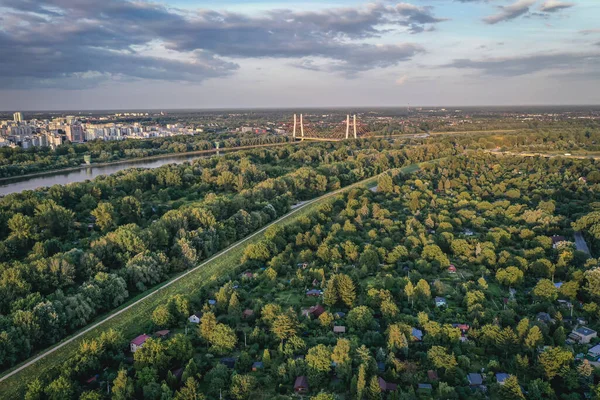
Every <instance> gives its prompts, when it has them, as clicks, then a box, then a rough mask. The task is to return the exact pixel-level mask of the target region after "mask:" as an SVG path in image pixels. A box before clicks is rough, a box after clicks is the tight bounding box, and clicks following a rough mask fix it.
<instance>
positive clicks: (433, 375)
mask: <svg viewBox="0 0 600 400" xmlns="http://www.w3.org/2000/svg"><path fill="white" fill-rule="evenodd" d="M427 379H429V380H430V381H431V382H435V381H437V380H438V379H439V378H438V374H437V372H436V371H434V370H432V369H430V370H429V371H427Z"/></svg>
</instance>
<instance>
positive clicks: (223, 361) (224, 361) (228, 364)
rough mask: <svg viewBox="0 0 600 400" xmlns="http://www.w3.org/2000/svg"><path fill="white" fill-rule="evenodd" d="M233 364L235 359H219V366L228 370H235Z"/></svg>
mask: <svg viewBox="0 0 600 400" xmlns="http://www.w3.org/2000/svg"><path fill="white" fill-rule="evenodd" d="M235 362H236V359H235V357H224V358H221V364H223V365H224V366H226V367H227V368H229V369H234V368H235Z"/></svg>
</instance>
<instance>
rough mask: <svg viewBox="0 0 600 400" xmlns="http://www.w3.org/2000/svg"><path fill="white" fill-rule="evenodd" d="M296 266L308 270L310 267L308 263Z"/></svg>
mask: <svg viewBox="0 0 600 400" xmlns="http://www.w3.org/2000/svg"><path fill="white" fill-rule="evenodd" d="M296 266H297V267H298V268H302V269H306V267H308V263H298V264H296Z"/></svg>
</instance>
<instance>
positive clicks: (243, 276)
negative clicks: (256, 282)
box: [242, 272, 254, 279]
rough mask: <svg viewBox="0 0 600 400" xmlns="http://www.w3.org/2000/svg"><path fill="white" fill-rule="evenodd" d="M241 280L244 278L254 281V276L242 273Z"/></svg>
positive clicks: (250, 273)
mask: <svg viewBox="0 0 600 400" xmlns="http://www.w3.org/2000/svg"><path fill="white" fill-rule="evenodd" d="M242 278H246V279H254V274H253V273H252V272H244V273H243V274H242Z"/></svg>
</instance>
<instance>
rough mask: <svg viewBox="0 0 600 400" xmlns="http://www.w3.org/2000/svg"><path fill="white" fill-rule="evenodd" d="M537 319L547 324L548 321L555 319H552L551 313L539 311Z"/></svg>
mask: <svg viewBox="0 0 600 400" xmlns="http://www.w3.org/2000/svg"><path fill="white" fill-rule="evenodd" d="M536 319H537V320H538V321H540V322H543V323H545V324H548V323H550V322H553V321H554V320H553V319H552V317H551V316H550V314H548V313H547V312H539V313H537V316H536Z"/></svg>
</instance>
